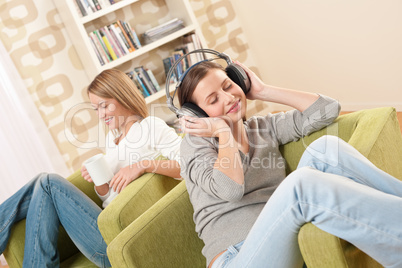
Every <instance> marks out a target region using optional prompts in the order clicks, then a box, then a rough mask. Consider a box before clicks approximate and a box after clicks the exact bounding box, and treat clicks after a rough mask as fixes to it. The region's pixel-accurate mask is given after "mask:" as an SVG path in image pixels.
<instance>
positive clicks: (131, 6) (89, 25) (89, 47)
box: [54, 0, 206, 104]
mask: <svg viewBox="0 0 402 268" xmlns="http://www.w3.org/2000/svg"><path fill="white" fill-rule="evenodd" d="M88 1H91V0H88ZM103 1H108V0H103ZM99 2H100V1H99ZM154 2H155V1H151V0H121V1H118V2H117V1H116V3H115V4H113V5H109V6H106V7H102V9H101V10H98V11H96V12H93V13H91V14H87V15H86V16H83V15H82V14H81V13H80V9H79V8H78V6H77V4H76V0H54V4H55V5H56V7H57V9H58V11H59V14H60V16H61V18H62V20H63V22H64V25H65V27H66V30H67V32H68V34H69V36H70V38H71V40H72V42H73V44H74V46H75V48H76V51H77V54H78V56H79V58H80V59H81V62H82V64H83V67H84V69H85V71H86V73H87V76H88V78H89V79H90V80H92V79H93V78H94V77H95V76H96V75H97V74H99V73H100V72H102V71H103V70H106V69H111V68H117V69H120V70H122V71H124V72H127V71H132V69H133V68H134V67H136V66H141V65H144V64H145V65H146V64H148V62H149V66H147V67H148V68H149V69H151V71H152V72H154V73H155V77H156V79H157V81H158V83H159V84H160V87H161V88H162V90H161V91H158V92H156V93H154V94H152V95H150V96H148V97H146V98H145V100H146V102H147V103H148V104H149V103H152V102H154V101H157V100H159V99H161V98H163V97H164V96H165V93H164V92H165V91H164V87H165V86H164V83H165V73H164V68H163V62H162V58H163V57H166V56H168V55H169V53H170V52H169V51H173V50H174V47H175V46H177V44H180V39H181V38H182V37H183V36H185V35H187V34H192V33H195V34H197V36H198V38H199V41H200V43H201V45H202V46H203V47H205V46H206V42H205V39H204V37H203V36H202V33H201V30H200V29H199V26H198V23H197V21H196V17H195V15H194V13H193V11H192V9H191V6H190V3H189V1H188V0H158V1H156V2H157V6H155V5H154ZM152 5H154V7H152V8H153V9H155V8H160V9H161V10H163V16H162V17H158V16H141V14H140V15H138V14H139V13H138V11H140V10H142V9H143V7H144V6H152ZM174 18H178V19H180V20H182V21H183V22H184V28H182V29H180V30H177V31H175V32H173V33H171V34H169V35H167V36H164V37H162V38H160V39H158V40H156V41H154V42H152V43H149V44H144V43H143V40H142V38H141V36H142V34H143V33H144V31H146V30H147V29H146V28H148V29H150V28H152V27H155V26H158V25H160V24H162V23H165V22H167V21H169V20H172V19H174ZM119 19H121V20H124V21H126V22H128V23H129V24H130V25H131V27H132V28H133V30H134V31H135V32H136V33H137V35H138V37H139V39H140V41H141V45H142V46H141V47H139V48H138V49H136V50H135V51H133V52H130V53H128V54H125V55H122V56H121V57H119V58H117V59H115V60H113V61H110V62H105V63H104V65H102V64H101V62H100V60H99V59H98V56H97V54H96V52H95V50H94V48H93V44H92V43H91V40H90V38H89V37H88V36H89V33H91V32H93V31H95V30H97V29H99V28H100V27H103V26H107V25H110V24H112V23H113V22H115V21H116V20H119ZM137 25H139V27H138V28H137ZM144 25H145V26H144ZM152 56H155V57H159V58H161V60H160V62H158V61H157V60H149V59H150V58H152Z"/></svg>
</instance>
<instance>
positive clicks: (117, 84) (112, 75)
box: [87, 69, 149, 118]
mask: <svg viewBox="0 0 402 268" xmlns="http://www.w3.org/2000/svg"><path fill="white" fill-rule="evenodd" d="M89 93H92V94H94V95H96V96H99V97H101V98H105V99H115V100H116V101H117V102H118V103H119V104H121V105H122V106H123V107H124V108H126V109H128V110H130V111H132V112H133V114H135V115H137V116H138V117H139V118H145V117H148V116H149V113H148V109H147V104H146V102H145V99H144V96H142V94H141V93H140V91H139V90H138V89H137V87H136V86H135V84H134V82H133V81H131V79H130V78H129V77H128V75H126V74H125V73H124V72H122V71H120V70H117V69H108V70H104V71H103V72H101V73H100V74H98V75H97V76H96V77H95V79H94V80H93V81H92V82H91V84H89V86H88V88H87V94H89Z"/></svg>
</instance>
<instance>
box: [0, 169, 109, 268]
mask: <svg viewBox="0 0 402 268" xmlns="http://www.w3.org/2000/svg"><path fill="white" fill-rule="evenodd" d="M100 212H101V208H99V207H98V206H97V205H96V204H95V203H94V202H93V201H92V200H91V199H90V198H89V197H88V196H86V195H85V194H84V193H83V192H81V191H80V190H79V189H78V188H77V187H75V186H74V185H73V184H71V183H70V182H69V181H67V180H66V179H64V178H62V177H60V176H59V175H56V174H45V173H43V174H39V175H38V176H36V177H35V178H34V179H32V180H31V181H30V182H28V183H27V184H26V185H25V186H24V187H22V188H21V189H20V190H19V191H18V192H16V193H15V194H14V195H13V196H11V197H10V198H9V199H7V200H6V201H5V202H3V203H2V204H1V205H0V253H2V252H3V251H4V249H5V248H6V245H7V242H8V239H9V236H10V232H11V227H12V225H13V224H14V223H15V222H17V221H19V220H22V219H24V218H26V233H25V248H24V262H23V266H24V267H58V266H59V263H60V261H59V254H58V251H57V239H58V233H59V225H60V224H61V225H62V226H63V227H64V229H65V230H66V232H67V233H68V235H69V236H70V238H71V240H72V241H73V242H74V244H75V245H76V246H77V248H78V249H79V250H80V251H81V252H82V253H83V254H84V255H85V256H86V257H87V258H88V259H89V260H91V261H92V262H93V263H95V264H96V265H97V266H99V267H110V266H111V265H110V263H109V260H108V257H107V255H106V247H107V245H106V243H105V241H104V240H103V238H102V235H101V234H100V232H99V229H98V225H97V218H98V216H99V214H100Z"/></svg>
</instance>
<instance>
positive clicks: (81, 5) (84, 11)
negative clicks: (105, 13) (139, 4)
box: [75, 0, 121, 17]
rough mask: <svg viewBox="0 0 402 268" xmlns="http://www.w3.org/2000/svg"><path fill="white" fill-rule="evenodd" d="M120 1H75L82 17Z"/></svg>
mask: <svg viewBox="0 0 402 268" xmlns="http://www.w3.org/2000/svg"><path fill="white" fill-rule="evenodd" d="M120 1H121V0H75V2H76V3H77V8H78V9H79V12H80V13H81V15H82V16H83V17H84V16H86V15H88V14H92V13H94V12H96V11H98V10H101V9H104V8H107V7H108V6H110V5H113V4H115V3H117V2H120Z"/></svg>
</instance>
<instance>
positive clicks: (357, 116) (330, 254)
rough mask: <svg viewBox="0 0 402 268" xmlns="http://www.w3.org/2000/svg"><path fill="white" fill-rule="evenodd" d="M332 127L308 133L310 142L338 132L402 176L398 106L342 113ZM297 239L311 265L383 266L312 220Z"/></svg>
mask: <svg viewBox="0 0 402 268" xmlns="http://www.w3.org/2000/svg"><path fill="white" fill-rule="evenodd" d="M331 128H332V130H330V131H328V129H324V130H321V131H319V132H318V133H314V134H313V135H312V137H306V140H305V141H307V142H306V143H308V144H309V143H310V142H312V141H313V140H315V139H316V138H318V137H319V136H321V135H324V134H332V135H334V133H336V132H338V134H339V135H338V136H340V137H341V138H342V139H344V140H345V141H348V142H349V144H351V145H352V146H353V147H355V148H356V149H357V150H358V151H360V152H361V153H362V154H363V155H364V156H366V157H367V158H368V159H369V160H370V161H371V162H373V163H374V164H375V165H376V166H377V167H379V168H381V169H382V170H384V171H386V172H388V173H390V174H391V175H393V176H395V177H397V178H399V179H401V178H402V165H401V164H400V163H402V136H401V132H400V128H399V124H398V121H397V117H396V112H395V109H393V108H377V109H371V110H362V111H359V112H355V113H351V114H347V115H343V116H340V117H339V118H338V119H337V120H336V121H335V122H334V124H333V125H331V126H330V127H329V129H331ZM328 132H332V133H328ZM311 139H312V140H311ZM293 146H294V145H293ZM288 153H290V152H288ZM298 240H299V246H300V250H301V252H302V255H303V258H304V260H305V262H306V264H307V266H308V267H309V268H310V267H313V268H314V267H381V265H379V264H378V263H377V262H376V261H375V260H373V259H372V258H370V257H369V256H367V255H366V254H364V253H363V252H361V251H360V250H358V249H357V248H356V247H354V246H353V245H351V244H349V243H348V242H346V241H343V240H341V239H339V238H338V237H335V236H333V235H330V234H328V233H326V232H324V231H322V230H320V229H318V228H317V227H315V226H314V225H313V224H311V223H308V224H305V225H304V226H303V227H302V228H301V230H300V232H299V235H298Z"/></svg>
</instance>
